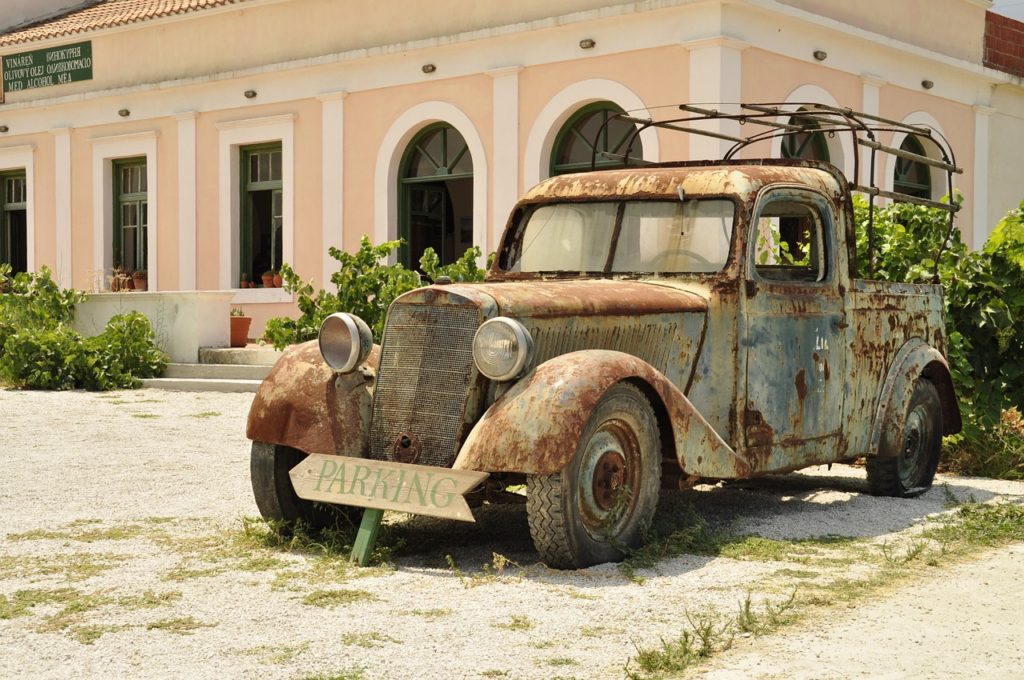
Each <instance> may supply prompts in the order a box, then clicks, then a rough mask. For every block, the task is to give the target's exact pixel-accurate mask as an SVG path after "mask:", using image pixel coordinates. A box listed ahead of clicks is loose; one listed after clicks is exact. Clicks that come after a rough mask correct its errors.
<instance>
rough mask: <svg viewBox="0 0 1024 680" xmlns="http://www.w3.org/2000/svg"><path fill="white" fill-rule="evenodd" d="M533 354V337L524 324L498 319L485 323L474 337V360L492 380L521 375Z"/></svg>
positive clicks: (501, 317)
mask: <svg viewBox="0 0 1024 680" xmlns="http://www.w3.org/2000/svg"><path fill="white" fill-rule="evenodd" d="M532 355H533V338H532V337H530V332H529V331H528V330H526V328H525V327H524V326H523V324H521V323H519V322H518V321H516V320H515V319H509V318H507V317H504V316H498V317H495V318H493V319H491V320H490V321H485V322H484V324H483V325H482V326H480V328H478V329H477V331H476V337H474V338H473V361H475V362H476V367H477V368H478V369H480V372H481V373H483V374H484V375H486V376H487V377H488V378H490V379H491V380H499V381H501V380H511V379H512V378H515V377H516V376H518V375H519V374H520V373H521V372H522V371H523V369H524V368H525V367H526V365H527V364H528V363H530V358H531V356H532Z"/></svg>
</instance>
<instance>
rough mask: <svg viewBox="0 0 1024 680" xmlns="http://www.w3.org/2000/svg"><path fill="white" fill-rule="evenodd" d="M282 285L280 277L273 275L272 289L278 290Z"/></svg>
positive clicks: (282, 281)
mask: <svg viewBox="0 0 1024 680" xmlns="http://www.w3.org/2000/svg"><path fill="white" fill-rule="evenodd" d="M282 283H284V279H282V278H281V275H280V274H274V288H280V287H281V284H282Z"/></svg>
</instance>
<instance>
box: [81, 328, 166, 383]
mask: <svg viewBox="0 0 1024 680" xmlns="http://www.w3.org/2000/svg"><path fill="white" fill-rule="evenodd" d="M83 344H84V349H85V351H84V356H83V367H82V373H81V374H80V380H79V382H80V384H81V386H82V387H84V388H85V389H87V390H114V389H121V388H127V387H131V388H135V387H138V386H139V385H141V384H142V383H141V382H140V379H141V378H153V377H156V376H158V375H160V374H161V373H163V371H164V369H165V368H166V367H167V355H166V354H164V353H163V352H162V351H160V350H159V349H157V347H156V336H155V334H154V333H153V327H152V326H151V325H150V323H149V319H147V318H146V317H145V316H144V315H143V314H141V313H139V312H128V313H127V314H118V315H117V316H115V317H113V318H112V319H110V321H108V322H107V325H106V328H104V330H103V332H102V333H100V334H99V335H97V336H96V337H93V338H87V339H86V340H85V342H84V343H83Z"/></svg>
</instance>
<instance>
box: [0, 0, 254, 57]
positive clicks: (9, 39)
mask: <svg viewBox="0 0 1024 680" xmlns="http://www.w3.org/2000/svg"><path fill="white" fill-rule="evenodd" d="M243 2H246V0H99V2H96V3H94V4H92V5H89V6H88V7H84V8H79V9H75V10H72V11H70V12H67V13H65V14H61V15H58V16H55V17H51V18H49V19H46V20H45V21H40V22H37V23H34V24H31V25H28V26H21V27H18V28H15V29H13V30H11V31H10V32H8V33H3V34H0V47H5V46H7V45H19V44H21V43H30V42H35V41H37V40H47V39H50V38H59V37H61V36H65V35H74V34H76V33H85V32H87V31H95V30H98V29H102V28H113V27H115V26H126V25H128V24H134V23H138V22H141V21H148V20H150V19H159V18H161V17H167V16H172V15H174V14H187V13H190V12H197V11H200V10H204V9H210V8H212V7H222V6H225V5H237V4H241V3H243Z"/></svg>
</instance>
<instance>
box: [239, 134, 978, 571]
mask: <svg viewBox="0 0 1024 680" xmlns="http://www.w3.org/2000/svg"><path fill="white" fill-rule="evenodd" d="M673 124H675V125H676V126H678V121H674V122H673ZM855 188H856V185H855V184H853V183H851V182H849V181H848V180H847V179H846V178H845V177H843V175H842V174H841V173H840V172H839V170H837V169H836V168H834V167H833V166H831V165H827V164H822V163H817V162H814V161H804V160H782V159H759V160H753V161H751V160H734V159H722V160H719V161H716V162H706V161H700V162H684V163H671V164H661V165H657V166H642V167H635V168H628V167H627V168H623V169H620V170H607V171H600V172H589V173H579V174H572V175H564V176H560V177H555V178H551V179H549V180H546V181H544V182H541V183H540V184H539V185H537V186H536V187H534V188H532V189H530V190H529V191H528V192H527V193H526V194H525V195H524V196H523V197H522V199H521V200H520V201H519V203H518V204H517V205H516V207H515V209H514V210H513V212H512V214H511V215H510V217H509V220H508V223H507V226H506V229H505V232H504V235H503V237H502V241H501V246H500V249H499V251H498V253H497V257H496V258H495V260H494V263H493V265H492V267H491V269H490V270H489V271H488V274H487V280H486V282H484V283H481V284H453V283H448V282H435V284H434V285H430V286H426V287H423V288H419V289H417V290H414V291H411V292H409V293H406V294H405V295H403V296H401V297H399V298H398V299H396V300H395V302H394V303H393V305H392V307H391V308H390V310H389V313H388V318H387V322H386V325H385V330H384V335H383V339H382V342H381V344H380V346H379V347H378V346H375V345H373V344H372V338H370V337H369V331H368V329H366V326H365V324H363V323H362V322H361V321H360V320H358V319H356V318H354V317H352V316H351V315H347V314H344V313H341V314H336V315H334V316H332V317H329V318H328V319H327V321H325V323H324V326H323V328H322V329H321V334H320V339H319V342H318V343H309V344H307V345H305V346H297V347H296V348H294V349H292V350H290V351H289V352H288V353H287V354H286V355H285V356H284V357H283V358H282V359H281V361H280V362H279V363H278V365H277V366H276V367H275V369H274V371H273V372H272V373H271V375H270V376H268V378H267V380H266V382H265V383H264V385H263V386H262V387H261V389H260V391H259V393H258V394H257V396H256V399H255V400H254V403H253V407H252V411H251V412H250V418H249V425H248V436H249V438H250V439H252V440H253V442H254V444H253V457H252V476H253V486H254V491H255V494H256V500H257V504H258V505H259V507H260V510H261V512H262V513H263V514H264V515H265V516H267V517H271V518H274V519H279V520H286V521H295V520H298V519H305V520H306V521H315V520H316V519H317V515H316V513H317V512H318V511H317V509H316V506H315V504H314V503H313V501H312V500H311V499H312V498H316V499H317V500H320V501H324V500H326V501H328V502H330V503H336V504H339V505H342V506H346V505H347V506H356V507H370V508H380V507H387V508H389V509H395V508H394V506H393V505H381V504H380V503H379V502H377V503H375V500H376V501H379V499H375V498H373V497H370V496H372V495H373V493H376V492H373V493H368V492H366V489H365V488H363V487H362V485H361V488H360V489H359V492H358V493H357V492H355V491H350V492H345V491H344V489H342V491H341V492H340V493H337V494H335V495H334V496H331V495H330V494H328V495H324V494H322V493H320V494H319V495H317V494H313V495H312V496H309V497H302V496H300V495H298V493H297V492H302V489H301V488H300V486H301V485H298V482H297V481H296V477H295V472H294V471H295V470H297V469H298V467H297V466H299V465H300V464H301V463H302V461H303V459H305V458H306V456H307V455H309V454H316V455H318V456H321V457H322V456H325V455H326V456H340V457H343V458H356V459H363V460H372V461H375V463H374V465H375V466H377V467H376V468H375V469H377V470H381V471H382V472H378V473H377V474H378V479H379V478H380V475H382V474H390V473H391V472H395V474H399V472H400V471H402V470H406V471H408V473H409V474H410V475H413V477H410V479H414V478H415V474H416V473H417V470H419V469H421V468H424V469H426V468H430V469H433V470H435V471H436V470H437V469H438V468H445V469H450V470H452V471H472V472H476V473H481V474H482V475H484V476H486V478H487V479H486V482H485V483H483V484H481V485H480V487H479V488H478V489H477V490H476V491H475V492H473V493H475V494H476V495H477V498H478V499H481V498H487V499H494V498H497V497H500V496H501V494H502V493H503V491H504V489H506V488H507V487H508V486H512V485H521V484H524V483H525V486H526V503H525V505H526V511H527V514H528V518H529V524H530V530H531V535H532V536H533V539H534V543H535V545H536V547H537V549H538V552H539V553H540V555H541V557H542V559H544V561H545V562H547V563H548V564H549V565H551V566H554V567H563V568H576V567H582V566H587V565H590V564H595V563H599V562H605V561H609V560H616V559H621V557H622V556H623V554H624V550H627V549H628V548H630V547H636V546H637V545H639V543H640V542H641V541H642V540H643V534H644V530H645V528H646V527H647V526H649V524H650V521H651V519H652V517H653V514H654V512H655V511H656V507H657V499H658V494H659V490H660V489H661V488H662V486H663V484H664V485H669V486H677V485H680V484H686V483H694V482H695V481H696V480H700V479H740V478H748V477H753V476H758V475H764V474H770V473H780V472H786V471H791V470H796V469H799V468H802V467H806V466H808V465H813V464H819V463H831V462H836V461H841V460H847V459H851V458H855V457H859V456H865V457H867V475H868V482H869V488H870V490H871V491H872V493H878V494H885V495H894V496H912V495H915V494H918V493H921V492H922V491H924V490H925V489H927V488H928V487H929V486H930V484H931V482H932V478H933V476H934V472H935V467H936V465H937V462H938V455H939V449H940V445H941V437H942V435H943V434H950V433H953V432H956V431H958V430H959V427H960V418H959V411H958V407H957V404H956V397H955V394H954V392H953V387H952V382H951V379H950V374H949V369H948V366H947V364H946V360H945V358H944V354H943V352H944V346H945V338H944V325H943V319H942V298H941V289H940V287H939V286H938V285H931V284H889V283H879V282H873V281H869V280H864V279H860V278H858V277H857V271H858V269H857V262H856V250H855V247H854V243H855V225H854V220H853V212H852V203H851V191H852V190H854V189H855ZM389 466H391V467H389ZM403 466H409V467H408V468H406V467H403ZM322 469H327V465H326V463H325V464H324V466H323V468H322ZM289 472H291V473H292V476H291V477H290V476H289ZM368 474H369V473H368ZM402 474H404V473H402ZM453 474H454V472H453ZM400 478H402V479H404V477H400ZM293 482H295V483H294V484H293ZM323 482H324V477H323V473H321V477H320V479H319V481H317V483H316V487H317V489H318V490H319V491H322V487H323ZM311 484H312V483H311ZM339 486H343V485H339ZM352 486H353V487H354V486H355V485H354V484H353V485H352ZM388 488H389V487H387V486H386V485H385V487H384V489H388ZM371 491H372V490H371ZM332 493H333V490H332ZM380 494H381V495H384V494H385V492H384V491H381V492H380ZM506 495H507V494H506ZM398 496H399V494H398V493H396V494H395V497H396V498H397V497H398ZM407 496H411V497H414V494H407ZM410 510H411V511H418V510H416V509H410Z"/></svg>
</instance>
